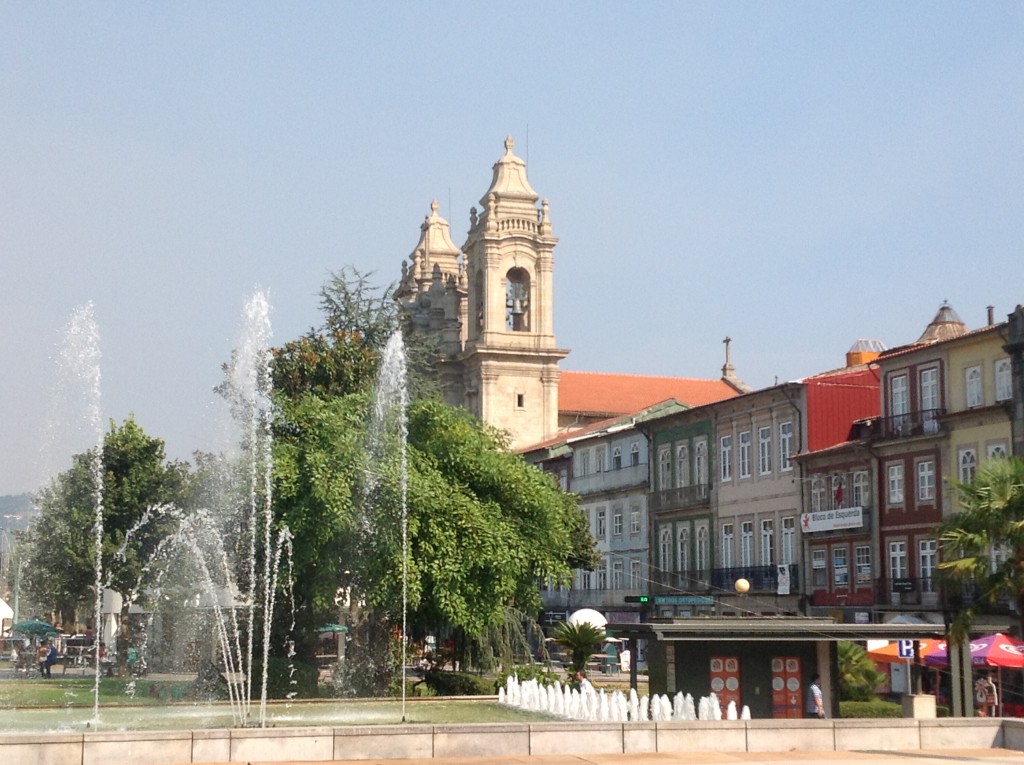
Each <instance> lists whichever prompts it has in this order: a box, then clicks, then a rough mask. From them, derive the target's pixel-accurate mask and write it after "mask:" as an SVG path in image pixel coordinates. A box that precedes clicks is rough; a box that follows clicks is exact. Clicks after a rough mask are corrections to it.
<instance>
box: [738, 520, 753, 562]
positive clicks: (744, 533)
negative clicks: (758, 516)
mask: <svg viewBox="0 0 1024 765" xmlns="http://www.w3.org/2000/svg"><path fill="white" fill-rule="evenodd" d="M740 565H741V566H744V567H747V566H753V565H754V522H753V521H744V522H743V523H742V524H740Z"/></svg>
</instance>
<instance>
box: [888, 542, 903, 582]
mask: <svg viewBox="0 0 1024 765" xmlns="http://www.w3.org/2000/svg"><path fill="white" fill-rule="evenodd" d="M906 577H907V543H906V542H905V541H902V540H897V541H892V542H889V578H890V579H906Z"/></svg>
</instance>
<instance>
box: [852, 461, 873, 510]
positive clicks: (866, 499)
mask: <svg viewBox="0 0 1024 765" xmlns="http://www.w3.org/2000/svg"><path fill="white" fill-rule="evenodd" d="M870 504H871V494H870V487H869V486H868V473H867V471H866V470H858V471H857V472H856V473H854V474H853V506H854V507H868V506H869V505H870Z"/></svg>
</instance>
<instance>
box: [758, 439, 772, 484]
mask: <svg viewBox="0 0 1024 765" xmlns="http://www.w3.org/2000/svg"><path fill="white" fill-rule="evenodd" d="M757 471H758V473H760V474H761V475H767V474H768V473H770V472H772V429H771V428H758V429H757Z"/></svg>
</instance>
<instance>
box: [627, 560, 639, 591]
mask: <svg viewBox="0 0 1024 765" xmlns="http://www.w3.org/2000/svg"><path fill="white" fill-rule="evenodd" d="M640 578H641V574H640V561H638V560H631V561H630V562H629V589H631V590H639V589H640Z"/></svg>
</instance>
